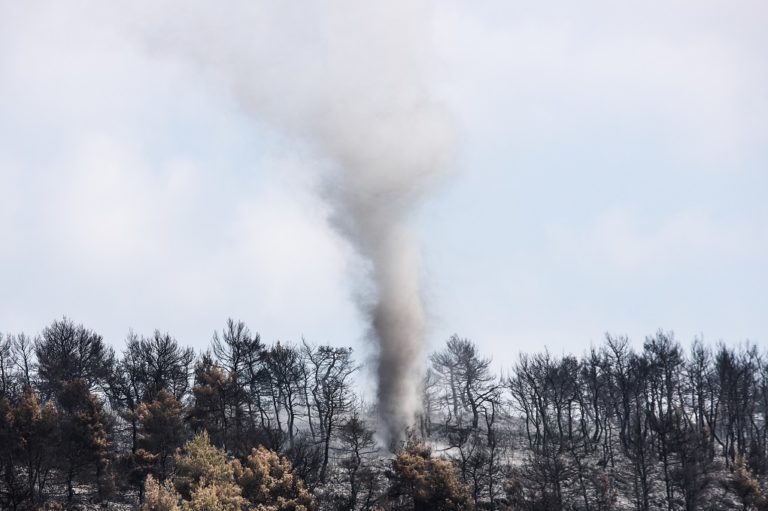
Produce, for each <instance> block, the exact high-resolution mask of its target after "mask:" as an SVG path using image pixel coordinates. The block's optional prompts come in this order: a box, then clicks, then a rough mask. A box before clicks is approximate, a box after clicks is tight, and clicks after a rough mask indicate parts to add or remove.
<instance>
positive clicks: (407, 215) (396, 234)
mask: <svg viewBox="0 0 768 511" xmlns="http://www.w3.org/2000/svg"><path fill="white" fill-rule="evenodd" d="M152 5H153V6H155V7H151V9H150V10H152V11H154V10H155V9H156V3H153V4H152ZM210 5H211V4H204V3H189V2H183V3H180V4H178V5H176V4H174V5H169V6H168V7H169V9H168V10H164V15H163V16H162V19H158V20H154V21H153V23H154V24H155V26H156V27H158V28H160V30H154V31H153V32H152V33H151V37H152V38H153V39H154V40H153V45H152V46H153V47H164V48H165V49H169V48H170V49H173V50H175V51H178V52H182V53H183V54H185V55H187V56H192V57H193V58H195V59H197V60H198V61H200V62H201V63H203V64H204V65H205V66H206V68H207V69H211V70H214V72H215V73H218V76H220V77H223V79H225V80H227V81H229V83H230V85H231V86H232V87H233V90H234V92H235V95H236V97H237V98H238V100H239V101H240V102H241V104H242V105H243V107H244V109H245V110H246V111H247V112H248V113H249V114H251V115H252V116H254V118H256V119H257V120H259V121H262V122H266V123H268V124H270V125H272V126H274V127H276V128H277V129H278V130H280V131H282V132H284V133H288V134H289V135H291V136H297V137H300V138H302V139H303V140H305V141H306V142H307V143H309V144H310V145H311V147H312V148H313V150H314V151H316V152H317V154H318V155H320V157H321V158H322V160H323V161H324V162H325V164H324V165H325V166H326V167H331V168H330V171H328V172H327V173H326V174H324V178H323V186H322V193H323V195H324V199H325V200H327V201H328V203H329V204H330V206H331V209H332V223H333V225H334V226H335V227H336V228H337V229H338V231H339V232H340V233H341V234H342V235H343V236H344V237H345V238H346V239H347V240H349V242H350V243H351V245H352V246H353V247H354V248H355V250H356V251H357V252H358V253H359V254H360V256H362V257H363V258H364V259H365V261H366V262H367V263H368V265H369V269H370V280H371V282H370V283H367V284H368V285H367V286H361V288H366V289H367V288H371V287H372V288H373V291H372V293H357V296H360V297H361V298H360V299H359V306H360V308H361V310H362V311H363V313H364V314H366V315H367V317H369V319H370V325H371V331H370V337H371V338H372V339H373V340H374V341H375V343H376V345H377V348H378V358H377V361H378V368H377V371H378V400H379V410H380V416H381V420H382V422H383V426H384V431H382V433H384V434H385V435H386V436H387V440H397V439H399V438H401V436H402V434H403V431H404V429H405V428H406V427H407V426H408V425H410V424H411V423H412V421H413V420H414V416H415V414H416V413H417V411H418V409H419V405H420V383H421V376H422V365H423V353H422V351H423V340H424V329H425V320H424V310H423V304H422V296H421V292H420V288H419V261H418V249H417V243H416V238H415V236H414V233H413V232H412V231H411V229H410V226H409V220H410V219H411V218H412V216H413V213H414V210H415V209H416V207H417V206H418V205H419V203H420V202H421V201H422V199H423V198H424V196H425V194H427V193H428V192H429V190H430V189H431V188H432V187H433V186H434V184H435V183H436V182H437V181H439V179H440V177H441V174H442V172H443V170H442V169H444V168H445V167H446V159H447V158H448V157H449V155H450V152H451V147H452V130H451V127H450V122H448V119H447V118H446V115H445V113H444V112H443V110H442V109H441V108H440V107H439V106H438V105H437V104H436V103H435V101H434V100H433V99H432V98H431V97H430V92H429V88H428V83H427V82H428V80H427V75H428V74H429V62H430V58H429V42H430V31H431V30H430V16H429V14H430V13H429V6H428V5H427V3H426V2H421V1H418V0H415V1H414V0H402V1H400V0H398V1H391V0H390V1H386V2H383V1H382V2H360V1H357V0H330V1H314V2H298V3H294V2H278V1H274V2H259V1H247V2H246V1H243V2H234V4H233V3H228V4H227V6H226V7H221V8H220V10H214V9H213V8H211V7H210ZM170 13H173V14H170ZM146 21H147V20H146V19H143V20H142V22H144V23H145V22H146ZM158 23H159V24H158ZM370 284H372V286H371V285H370Z"/></svg>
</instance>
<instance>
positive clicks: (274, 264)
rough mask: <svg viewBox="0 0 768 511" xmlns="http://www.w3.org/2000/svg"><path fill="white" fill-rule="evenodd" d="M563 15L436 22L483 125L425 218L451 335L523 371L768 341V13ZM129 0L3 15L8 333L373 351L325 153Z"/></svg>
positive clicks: (11, 8)
mask: <svg viewBox="0 0 768 511" xmlns="http://www.w3.org/2000/svg"><path fill="white" fill-rule="evenodd" d="M541 4H542V3H541V2H515V1H512V2H510V1H498V2H495V1H494V2H492V1H480V2H460V1H446V2H435V3H434V4H433V6H432V9H431V14H430V16H431V17H430V21H429V25H428V27H426V28H427V29H428V30H426V31H425V36H424V37H425V41H428V42H429V45H430V47H431V51H432V53H431V55H432V60H431V67H430V69H429V76H430V86H431V87H432V88H433V91H434V94H435V97H436V98H438V99H439V100H440V101H441V102H442V103H443V104H444V106H445V108H446V110H447V111H448V112H450V114H451V116H452V118H453V119H454V123H455V126H456V130H457V133H458V136H457V137H456V148H455V166H454V168H452V169H450V174H451V177H450V178H448V179H446V180H445V181H444V183H443V184H442V185H441V186H440V187H439V188H438V189H436V190H435V191H434V193H432V194H431V195H430V197H429V199H428V201H427V203H426V204H425V206H424V207H423V208H422V209H421V210H420V212H419V213H418V215H417V217H416V218H414V226H415V230H416V232H417V233H418V236H419V244H420V249H421V258H422V268H423V270H422V271H423V275H424V296H425V301H426V304H427V309H428V312H429V336H428V341H429V343H430V345H431V346H433V347H435V346H439V345H440V343H442V342H443V341H444V340H445V339H446V338H447V337H448V336H449V335H450V334H452V333H454V332H455V333H458V334H460V335H462V336H465V337H469V338H471V339H472V340H474V341H475V342H477V343H478V344H479V345H480V347H481V348H482V350H483V351H484V352H485V353H488V354H491V355H493V357H494V358H495V360H496V362H497V363H499V364H501V365H502V366H508V365H510V364H511V362H512V360H513V358H514V357H516V355H517V353H518V351H521V350H522V351H532V350H540V349H542V348H543V347H544V346H548V347H549V348H550V349H551V350H552V351H553V352H556V353H562V352H576V353H580V352H582V351H583V350H585V349H587V348H588V347H589V345H590V343H591V342H599V341H600V340H601V338H602V336H603V335H604V333H605V332H606V331H609V332H612V333H616V334H628V335H629V336H631V337H632V338H633V339H635V340H636V341H637V342H640V341H641V340H642V337H643V336H644V335H647V334H651V333H653V332H654V331H656V330H657V329H659V328H663V329H665V330H674V331H675V333H676V334H677V336H678V339H679V340H681V341H682V342H683V343H685V344H687V343H689V342H690V341H691V340H692V339H693V338H694V337H695V336H703V337H704V339H705V340H708V341H712V342H714V341H717V340H719V339H724V340H728V341H731V342H738V341H743V340H746V339H749V340H752V341H755V342H758V343H760V344H763V343H765V342H766V340H768V314H766V311H768V297H767V296H766V295H767V294H766V287H767V285H768V271H767V270H766V261H768V201H766V197H767V196H768V59H767V58H766V50H768V31H767V30H766V29H765V28H766V27H767V26H768V4H766V3H765V2H764V1H762V0H755V1H734V2H719V1H718V2H715V1H711V2H707V1H703V2H702V1H695V2H694V1H679V2H674V1H673V2H669V1H665V2H637V3H634V2H601V1H585V2H579V3H578V6H576V4H575V3H573V2H562V3H557V2H556V3H547V5H546V6H543V5H541ZM105 5H110V6H113V7H105ZM105 5H100V4H99V3H97V2H90V1H72V2H54V1H36V0H33V1H30V2H13V1H11V0H0V332H11V333H15V332H19V331H25V332H27V333H36V332H38V331H39V330H40V329H42V328H43V327H44V326H45V325H46V324H48V323H50V321H52V320H53V319H54V318H57V317H60V316H62V315H67V316H69V317H71V318H72V319H74V320H75V321H77V322H82V323H84V324H85V325H86V326H88V327H91V328H93V329H95V330H97V331H98V332H100V333H101V334H102V335H104V337H105V338H106V339H107V340H108V341H109V342H111V343H113V344H114V345H115V346H116V347H118V348H119V347H120V346H121V345H122V343H123V340H124V338H125V336H126V334H127V333H128V331H129V329H130V328H132V329H133V330H135V331H136V332H138V333H141V334H149V333H151V332H152V331H153V330H154V329H161V330H163V331H168V332H170V333H171V334H172V335H174V336H175V337H176V338H177V339H178V340H179V341H180V342H182V343H184V344H187V345H191V346H194V347H196V348H198V349H202V348H204V347H206V346H207V343H208V342H209V341H210V338H211V335H212V333H213V331H214V330H216V329H220V328H221V327H222V326H223V325H224V322H225V320H226V319H227V317H230V316H231V317H234V318H236V319H242V320H243V321H245V322H246V323H247V324H248V325H249V326H250V328H251V329H252V330H254V331H258V332H260V333H261V335H262V337H263V338H264V339H265V340H267V341H274V340H277V339H280V340H284V341H298V340H300V339H301V337H302V336H303V337H305V338H306V339H307V340H309V341H313V342H316V343H330V344H335V345H349V346H354V347H357V348H360V349H361V350H362V351H363V352H365V351H366V348H365V347H364V345H365V341H364V337H365V331H366V327H365V324H364V321H363V319H362V318H361V317H360V315H359V313H358V311H357V310H356V308H355V306H354V304H353V301H352V296H353V293H354V292H355V289H356V281H357V279H359V277H360V269H359V268H360V261H359V260H358V259H357V258H356V256H355V254H354V252H353V251H352V249H351V248H350V246H349V245H348V243H347V242H346V241H345V240H343V239H342V238H340V237H339V236H338V235H337V234H336V233H335V232H334V231H333V229H332V228H331V227H330V226H329V225H328V222H327V216H328V207H327V205H326V204H324V203H323V201H322V200H321V199H319V198H318V197H317V195H316V194H315V193H313V176H314V175H315V174H314V167H316V166H317V165H318V164H317V161H316V160H315V159H314V158H312V157H311V155H310V154H308V152H307V151H306V150H305V148H304V145H303V144H302V142H301V141H298V140H295V139H294V138H293V137H292V136H291V135H289V134H285V133H281V132H280V130H279V129H275V127H274V126H271V125H270V123H269V122H266V121H265V120H263V119H259V118H258V116H254V115H248V114H246V113H245V112H244V111H243V109H242V108H241V106H240V104H239V103H238V100H237V97H236V96H235V95H234V94H233V92H232V90H231V88H230V87H228V86H227V85H226V84H225V83H224V81H223V80H222V79H221V77H219V76H218V75H217V74H216V73H215V72H212V71H211V70H210V69H208V68H206V67H205V66H201V65H199V64H198V63H196V62H193V61H192V60H191V59H185V58H183V56H179V55H177V54H169V53H164V52H162V51H156V50H154V49H153V48H152V45H151V44H146V41H143V40H142V36H141V35H137V34H140V33H142V30H143V26H142V24H143V23H149V22H148V21H146V20H147V19H148V18H151V17H157V16H156V15H157V13H155V12H144V11H142V9H150V10H151V9H152V7H151V5H152V3H147V4H146V5H144V6H143V7H138V8H136V7H131V8H128V7H126V5H125V4H123V3H122V2H115V3H110V4H105ZM313 5H314V7H315V8H322V6H323V5H326V4H324V3H323V2H319V3H318V2H315V3H313ZM121 6H122V7H121ZM218 9H219V11H217V13H216V14H217V16H222V17H224V18H225V19H226V17H227V16H233V17H237V13H228V12H224V11H221V9H224V7H219V8H218ZM129 11H130V16H129V15H128V14H126V13H128V12H129ZM168 12H169V13H172V12H173V11H172V10H171V11H168ZM137 13H138V14H137ZM169 15H170V14H169ZM160 18H162V16H160ZM161 21H163V22H165V20H161ZM171 21H172V20H169V21H168V23H169V24H171ZM307 22H308V23H310V24H311V18H310V19H309V20H307ZM152 23H154V24H156V23H157V19H153V21H152ZM200 37H201V38H205V37H210V34H201V35H200ZM213 37H215V34H214V35H213ZM205 42H206V41H205V40H203V42H202V44H205ZM246 43H247V41H246ZM275 51H276V52H279V51H286V52H289V51H290V48H288V49H287V50H286V49H275ZM278 56H279V53H278ZM257 76H258V75H257Z"/></svg>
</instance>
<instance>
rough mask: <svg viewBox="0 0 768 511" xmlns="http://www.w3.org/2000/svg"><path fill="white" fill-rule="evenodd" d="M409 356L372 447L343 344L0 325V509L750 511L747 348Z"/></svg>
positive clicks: (763, 429)
mask: <svg viewBox="0 0 768 511" xmlns="http://www.w3.org/2000/svg"><path fill="white" fill-rule="evenodd" d="M428 366H429V367H428V370H427V373H426V375H425V376H424V378H423V382H422V386H421V395H422V411H421V413H420V414H419V416H418V418H417V420H416V422H415V423H414V424H413V425H412V428H411V429H410V430H409V431H408V433H407V435H406V440H405V441H404V442H402V443H399V444H396V445H381V442H380V440H379V437H378V435H377V434H376V430H377V424H378V423H377V421H378V412H377V410H376V409H375V406H370V405H368V404H366V403H365V401H364V399H363V396H362V395H360V393H359V391H358V386H357V385H356V382H357V381H358V378H359V377H360V371H359V370H360V364H359V362H358V361H356V360H355V358H354V354H353V352H352V350H351V349H350V348H347V347H337V346H328V345H319V346H317V345H313V344H310V343H308V342H305V341H302V342H301V343H295V344H294V343H286V342H274V343H266V342H264V341H262V339H261V338H260V336H259V335H258V334H255V333H252V332H251V331H250V330H249V328H248V327H247V326H246V325H245V324H244V323H243V322H239V321H234V320H231V319H230V320H228V321H227V322H226V325H225V327H224V328H223V329H222V330H221V331H220V332H217V333H215V334H214V335H213V337H212V340H211V343H210V346H209V348H208V349H207V350H205V351H203V352H202V353H195V352H194V350H192V349H191V348H189V347H185V346H183V345H182V344H181V343H180V342H178V341H177V340H176V339H175V338H174V337H173V336H171V335H170V334H168V333H163V332H161V331H156V332H154V333H152V334H151V335H148V336H142V335H138V334H134V333H131V334H130V335H129V336H128V338H127V340H126V343H125V347H124V349H123V350H122V351H121V352H120V353H116V352H115V350H114V349H113V348H112V347H111V346H110V345H109V343H107V342H105V340H104V339H103V338H102V336H101V335H99V334H98V333H97V332H94V331H93V330H91V329H89V328H87V327H85V326H83V325H80V324H77V323H76V322H74V321H72V320H70V319H68V318H62V319H59V320H56V321H53V322H52V323H51V324H50V325H48V326H46V327H45V328H43V329H42V331H41V332H40V333H39V334H35V335H29V334H25V333H19V334H0V507H2V509H14V510H21V509H57V508H59V509H60V508H62V507H65V508H69V509H75V508H88V507H89V506H94V507H96V506H108V507H109V506H118V507H109V508H110V509H111V508H116V509H117V508H121V509H139V508H140V509H143V510H148V511H160V510H213V509H216V510H222V511H223V510H233V511H234V510H247V509H258V510H295V511H302V510H304V511H309V510H315V509H317V510H325V509H328V510H332V509H333V510H349V511H352V510H371V511H372V510H387V509H392V510H394V509H412V510H427V509H436V510H440V509H445V510H469V509H498V510H559V509H579V510H614V509H615V510H618V509H637V510H651V509H667V510H678V509H681V510H682V509H684V510H700V509H734V508H740V509H755V510H762V509H768V494H767V493H766V477H768V422H767V421H766V418H767V417H768V357H766V354H765V353H764V352H763V351H762V350H760V349H759V348H758V347H757V346H755V345H753V344H749V343H741V344H737V345H728V344H725V343H722V342H721V343H718V344H716V345H711V346H710V345H706V344H704V343H703V342H701V341H699V340H694V341H693V342H692V343H691V344H690V345H689V346H685V347H684V346H683V345H682V344H681V343H680V342H679V341H678V340H676V339H675V338H674V335H673V334H672V333H670V332H664V331H659V332H657V333H655V334H654V335H651V336H648V337H647V338H646V339H645V340H644V341H643V342H642V343H633V342H631V341H630V340H629V339H627V338H626V337H620V336H612V335H607V336H606V338H605V340H604V342H603V343H602V344H600V345H598V346H592V347H590V348H589V349H588V350H586V352H585V353H583V354H580V355H572V354H568V355H563V356H555V355H553V354H552V353H549V352H548V351H546V350H545V351H542V352H539V353H527V354H521V355H520V356H519V357H517V358H516V359H514V360H498V361H497V363H496V364H492V362H491V358H490V356H489V354H483V353H481V352H480V351H479V349H478V347H477V345H475V344H474V343H473V342H472V341H470V340H468V339H464V338H461V337H459V336H453V337H451V338H450V339H448V340H447V342H446V343H445V345H443V346H441V347H440V349H438V350H437V351H435V352H434V353H432V354H431V355H430V356H429V360H428ZM496 366H499V367H505V368H508V369H507V370H505V371H504V372H503V374H500V373H498V372H496V370H495V369H494V368H495V367H496ZM119 506H122V507H119Z"/></svg>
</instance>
